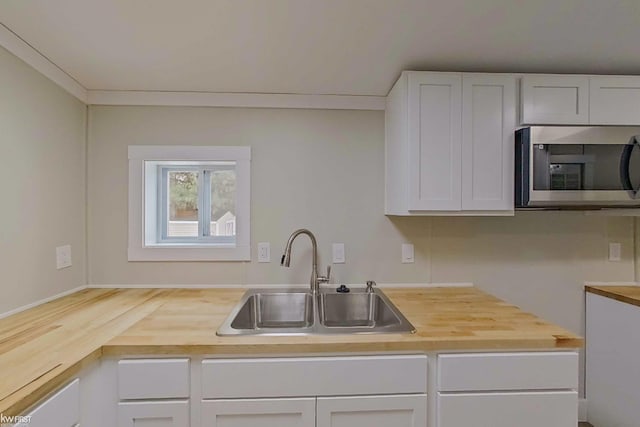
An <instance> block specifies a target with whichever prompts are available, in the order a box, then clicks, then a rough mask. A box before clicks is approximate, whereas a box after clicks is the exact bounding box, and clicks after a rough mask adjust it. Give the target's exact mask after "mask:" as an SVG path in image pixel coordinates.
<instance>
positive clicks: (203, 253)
mask: <svg viewBox="0 0 640 427" xmlns="http://www.w3.org/2000/svg"><path fill="white" fill-rule="evenodd" d="M128 260H129V261H250V260H251V248H250V246H236V247H233V248H224V247H203V246H197V247H194V246H185V245H162V246H152V247H140V248H138V247H135V248H129V250H128Z"/></svg>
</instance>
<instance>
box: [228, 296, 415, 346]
mask: <svg viewBox="0 0 640 427" xmlns="http://www.w3.org/2000/svg"><path fill="white" fill-rule="evenodd" d="M392 332H394V333H398V332H411V333H413V332H415V328H414V327H413V325H411V323H409V321H408V320H407V319H406V318H405V317H404V316H403V315H402V313H401V312H400V311H399V310H398V309H397V308H396V307H395V306H394V305H393V303H392V302H391V301H389V299H388V298H387V297H386V296H385V295H384V293H383V292H382V291H380V290H379V289H375V290H374V292H366V291H365V290H364V289H363V288H354V289H352V292H350V293H337V292H335V291H324V290H323V291H322V292H321V293H320V294H318V295H317V296H315V297H314V296H313V295H312V294H311V293H309V292H302V291H300V290H299V289H295V290H292V289H251V290H249V291H247V292H246V293H245V294H244V295H243V297H242V299H241V300H240V302H239V303H238V304H237V305H236V306H235V307H234V309H233V310H232V311H231V313H230V314H229V316H228V317H227V319H226V320H225V321H224V323H223V324H222V325H221V326H220V328H219V329H218V331H217V332H216V333H217V335H220V336H228V335H326V334H378V333H392Z"/></svg>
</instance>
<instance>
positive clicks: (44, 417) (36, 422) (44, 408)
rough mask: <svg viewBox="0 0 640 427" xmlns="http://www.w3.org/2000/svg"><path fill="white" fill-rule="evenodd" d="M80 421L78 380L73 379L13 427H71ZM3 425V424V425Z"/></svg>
mask: <svg viewBox="0 0 640 427" xmlns="http://www.w3.org/2000/svg"><path fill="white" fill-rule="evenodd" d="M79 421H80V380H79V379H75V380H73V381H72V382H71V383H69V384H68V385H67V386H65V387H64V388H62V389H61V390H60V391H58V392H57V393H55V394H54V395H53V396H51V397H50V398H48V399H47V400H45V401H44V402H43V403H42V404H40V405H39V406H38V407H37V408H36V409H34V410H33V411H31V413H29V414H28V416H27V418H26V419H25V420H24V422H20V423H18V424H16V425H15V427H23V426H24V427H27V426H29V427H72V426H75V425H76V423H78V422H79ZM3 425H4V424H3Z"/></svg>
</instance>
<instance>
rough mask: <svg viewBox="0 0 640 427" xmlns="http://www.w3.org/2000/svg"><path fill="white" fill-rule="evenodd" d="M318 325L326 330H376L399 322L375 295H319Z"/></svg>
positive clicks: (365, 293) (378, 296)
mask: <svg viewBox="0 0 640 427" xmlns="http://www.w3.org/2000/svg"><path fill="white" fill-rule="evenodd" d="M320 323H322V324H323V325H324V326H326V327H328V328H338V327H344V328H376V327H388V326H394V325H399V324H400V323H401V320H400V318H399V317H398V316H396V314H395V313H394V312H393V311H392V310H391V308H390V305H389V304H387V302H386V301H384V300H383V299H382V298H381V297H380V295H378V294H376V293H367V292H363V293H349V294H340V293H330V294H321V295H320Z"/></svg>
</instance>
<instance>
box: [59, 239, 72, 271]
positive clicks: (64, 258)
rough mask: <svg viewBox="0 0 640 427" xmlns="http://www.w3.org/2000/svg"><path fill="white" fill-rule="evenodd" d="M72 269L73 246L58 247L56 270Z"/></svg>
mask: <svg viewBox="0 0 640 427" xmlns="http://www.w3.org/2000/svg"><path fill="white" fill-rule="evenodd" d="M67 267H71V245H65V246H58V247H57V248H56V268H57V269H58V270H60V269H61V268H67Z"/></svg>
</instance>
